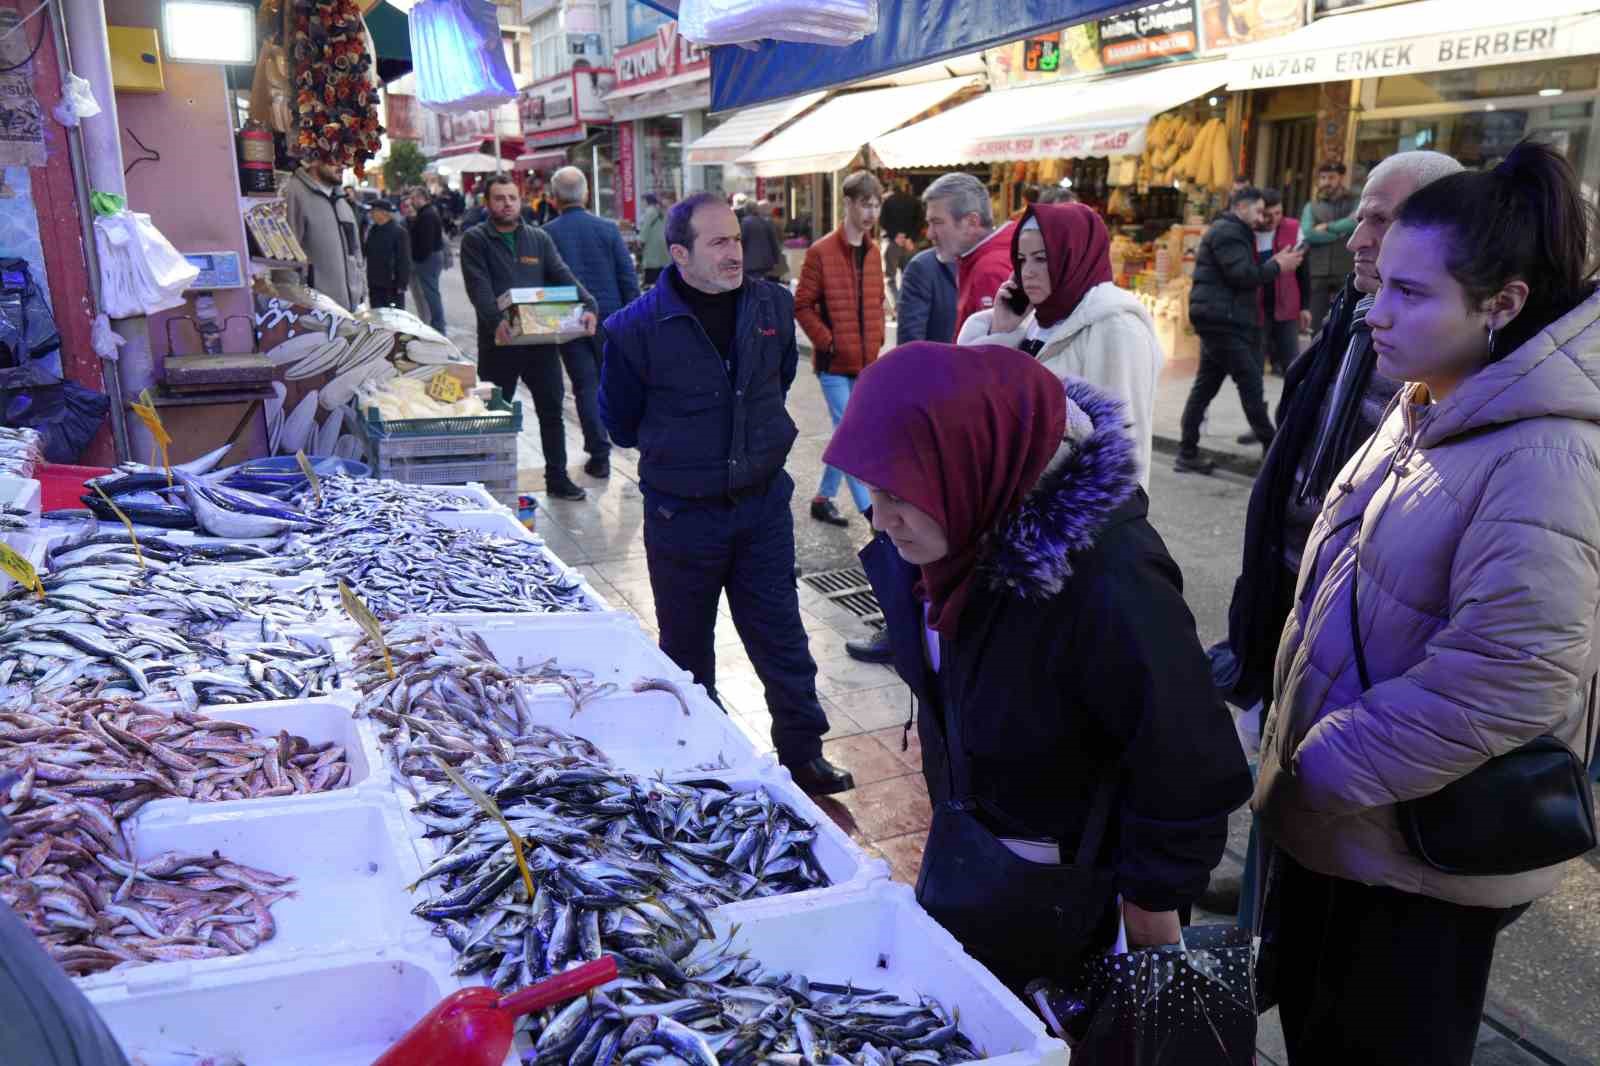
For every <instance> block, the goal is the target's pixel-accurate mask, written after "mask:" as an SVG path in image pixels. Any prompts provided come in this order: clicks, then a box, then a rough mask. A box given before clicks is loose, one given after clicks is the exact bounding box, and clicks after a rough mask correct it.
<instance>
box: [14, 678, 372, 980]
mask: <svg viewBox="0 0 1600 1066" xmlns="http://www.w3.org/2000/svg"><path fill="white" fill-rule="evenodd" d="M349 775H350V768H349V766H348V764H347V763H346V762H345V758H344V753H343V752H342V751H341V750H339V749H338V748H336V747H331V746H324V747H322V748H321V749H316V748H313V747H312V746H311V745H310V744H308V743H307V742H306V741H305V740H304V739H303V738H299V737H291V736H289V735H288V734H287V733H284V734H280V735H279V736H278V737H276V738H260V737H258V736H256V735H255V734H254V731H252V730H250V729H249V727H247V726H243V725H240V724H238V723H231V722H223V721H218V720H212V719H207V718H204V717H202V716H200V715H194V714H191V713H189V712H188V711H185V710H181V709H178V710H173V711H170V712H167V711H161V710H157V709H153V708H150V707H146V706H143V705H141V704H137V703H133V702H131V701H126V700H120V701H109V700H100V699H78V700H72V701H66V702H62V703H53V702H48V701H38V702H34V703H28V704H18V705H16V706H12V707H9V708H4V709H0V899H3V900H4V901H5V902H6V903H7V904H9V905H10V906H11V907H12V909H14V910H15V911H16V912H17V913H18V915H19V916H21V917H22V919H23V920H24V921H25V922H27V923H28V925H29V926H30V928H31V929H32V930H33V933H34V935H35V936H37V937H38V939H39V941H40V942H41V943H42V944H43V945H44V947H45V949H46V950H47V951H49V952H50V954H51V956H52V957H54V958H55V960H56V961H57V962H59V963H60V964H61V965H62V967H63V968H65V969H66V970H67V972H68V973H71V974H75V975H82V974H90V973H96V972H98V971H101V970H106V969H110V968H112V967H114V966H119V965H122V964H124V963H140V962H166V961H174V960H180V959H206V958H217V957H221V956H223V955H237V954H241V953H243V952H245V951H249V950H250V949H252V948H254V947H256V946H257V945H258V944H260V943H261V942H262V941H264V940H268V939H270V938H271V937H272V935H273V932H274V928H275V927H274V925H273V921H272V916H271V913H270V908H271V906H272V904H274V903H276V902H277V901H278V900H280V899H282V898H284V896H285V895H286V894H287V893H286V892H285V891H284V886H285V885H287V884H288V883H289V881H290V879H289V878H286V877H281V876H279V875H277V874H273V873H269V872H267V871H264V870H257V869H253V868H251V867H248V866H244V865H242V864H240V863H235V862H231V861H229V860H228V859H227V858H225V857H223V856H221V855H219V854H216V853H211V854H208V855H184V854H179V853H176V852H167V853H164V854H162V855H158V856H155V857H154V858H149V859H145V860H143V861H137V860H135V858H134V850H133V848H132V846H131V845H130V844H129V841H128V836H127V826H128V824H129V820H130V819H131V818H132V817H133V816H134V815H135V814H136V813H137V812H138V810H139V808H141V807H142V806H144V805H145V804H146V803H148V802H150V801H151V800H153V799H159V798H161V797H163V796H186V797H189V798H191V799H195V800H200V801H206V800H221V799H227V798H230V797H232V796H234V795H239V794H269V793H270V794H288V793H291V792H309V791H317V790H321V789H330V788H340V787H343V786H344V785H346V784H348V783H349ZM275 778H276V779H278V780H279V781H280V784H278V785H272V784H271V782H272V781H273V780H274V779H275ZM262 786H264V787H262ZM258 787H259V788H260V791H259V792H253V791H252V790H255V789H257V788H258Z"/></svg>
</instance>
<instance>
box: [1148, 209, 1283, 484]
mask: <svg viewBox="0 0 1600 1066" xmlns="http://www.w3.org/2000/svg"><path fill="white" fill-rule="evenodd" d="M1260 219H1261V190H1260V189H1257V188H1255V187H1254V186H1247V187H1246V188H1244V189H1243V190H1241V191H1239V192H1236V193H1234V194H1233V196H1232V198H1231V199H1230V200H1229V201H1228V210H1226V211H1224V212H1223V213H1222V214H1220V215H1218V216H1217V217H1216V219H1215V220H1213V221H1212V223H1211V228H1210V229H1208V230H1206V235H1205V236H1204V237H1202V238H1201V240H1200V249H1199V251H1198V252H1197V253H1196V254H1195V262H1194V287H1193V288H1192V289H1191V290H1190V291H1189V321H1190V322H1191V323H1192V324H1193V325H1194V330H1195V332H1196V333H1198V334H1199V335H1200V368H1199V370H1197V371H1196V372H1195V376H1194V384H1193V385H1192V386H1191V387H1190V389H1189V399H1188V401H1187V402H1186V403H1185V404H1184V405H1183V424H1182V433H1183V438H1182V441H1181V442H1180V445H1179V449H1178V459H1177V463H1176V466H1175V468H1176V469H1177V470H1178V471H1179V472H1189V473H1196V474H1209V473H1211V471H1212V470H1213V469H1214V467H1215V465H1216V464H1215V463H1213V462H1211V460H1209V459H1202V458H1201V457H1200V422H1201V420H1202V419H1204V418H1205V415H1206V408H1207V407H1209V406H1210V405H1211V401H1212V400H1213V399H1215V398H1216V395H1217V390H1218V389H1220V388H1222V383H1223V382H1224V381H1225V380H1227V379H1228V378H1230V377H1231V378H1233V383H1234V386H1235V387H1236V388H1237V389H1238V390H1239V402H1240V403H1241V404H1243V405H1244V415H1245V418H1246V419H1248V420H1249V422H1250V429H1251V430H1252V431H1253V432H1254V433H1255V438H1256V440H1258V441H1259V442H1260V443H1261V444H1262V445H1263V446H1265V445H1268V444H1271V443H1272V432H1273V430H1272V418H1271V416H1269V415H1268V414H1267V401H1266V398H1265V396H1264V395H1263V393H1262V384H1261V364H1260V363H1258V362H1257V361H1256V346H1257V344H1258V340H1257V336H1258V333H1259V324H1260V318H1261V302H1260V298H1259V296H1258V295H1257V290H1258V289H1260V288H1261V286H1263V285H1270V284H1272V283H1273V282H1274V281H1276V280H1277V277H1278V275H1279V273H1280V272H1282V271H1285V270H1287V271H1290V272H1291V273H1292V272H1293V271H1294V270H1295V269H1296V268H1298V267H1299V266H1300V261H1301V259H1302V258H1303V256H1304V253H1303V252H1301V251H1299V250H1296V249H1293V248H1289V249H1285V250H1284V251H1281V252H1277V253H1275V254H1274V255H1273V256H1272V258H1271V259H1269V260H1267V262H1266V263H1265V264H1261V263H1257V262H1256V237H1255V227H1256V225H1257V224H1258V223H1259V222H1260Z"/></svg>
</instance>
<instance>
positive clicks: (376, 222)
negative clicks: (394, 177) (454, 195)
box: [365, 200, 411, 308]
mask: <svg viewBox="0 0 1600 1066" xmlns="http://www.w3.org/2000/svg"><path fill="white" fill-rule="evenodd" d="M365 252H366V256H367V291H368V293H369V295H370V298H371V300H372V306H373V307H402V308H403V307H405V305H406V286H407V285H410V284H411V238H410V237H409V236H408V235H407V233H406V228H405V227H404V226H402V225H400V223H398V222H396V221H395V219H394V204H392V203H390V202H389V201H388V200H374V201H373V203H372V228H371V229H369V230H367V244H366V249H365Z"/></svg>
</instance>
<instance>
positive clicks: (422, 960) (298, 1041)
mask: <svg viewBox="0 0 1600 1066" xmlns="http://www.w3.org/2000/svg"><path fill="white" fill-rule="evenodd" d="M216 962H217V965H215V966H213V967H210V968H208V969H205V970H200V969H193V970H183V971H178V972H173V971H168V972H167V973H166V974H165V975H152V974H150V973H149V972H148V968H147V969H142V970H141V969H130V970H123V971H119V972H117V973H113V974H107V975H105V976H106V977H107V978H112V979H113V980H108V981H104V982H102V983H101V984H99V985H98V986H97V987H95V988H93V989H91V990H89V993H88V995H89V1001H90V1002H91V1003H93V1004H94V1006H95V1008H96V1009H97V1010H98V1011H99V1012H100V1015H101V1017H103V1018H104V1019H105V1021H106V1024H107V1025H108V1026H109V1027H110V1029H111V1032H112V1035H114V1036H115V1037H116V1038H117V1040H118V1042H119V1043H121V1044H122V1047H123V1049H124V1050H125V1051H127V1052H128V1053H129V1054H130V1055H132V1056H133V1057H134V1058H139V1057H140V1056H141V1054H142V1055H143V1056H145V1058H146V1061H150V1062H153V1063H167V1062H186V1061H190V1058H189V1056H205V1055H213V1056H218V1057H219V1058H221V1057H223V1056H232V1057H233V1058H236V1059H238V1060H239V1061H241V1062H245V1063H272V1064H274V1066H371V1063H372V1061H373V1060H374V1059H376V1058H377V1057H378V1056H379V1055H381V1054H382V1053H383V1052H384V1051H385V1050H387V1049H388V1047H389V1046H390V1045H391V1044H392V1043H394V1041H395V1040H396V1039H397V1038H398V1037H399V1036H400V1035H401V1034H402V1033H404V1032H405V1031H406V1030H407V1029H409V1028H410V1027H411V1026H412V1025H413V1024H414V1023H415V1022H416V1021H417V1020H418V1019H419V1018H421V1017H422V1015H424V1014H426V1013H427V1012H428V1011H429V1010H430V1009H432V1008H433V1006H434V1005H435V1004H437V1003H438V1002H439V1001H440V1000H441V999H443V998H444V997H445V996H447V995H449V994H450V993H451V992H454V991H456V990H457V989H458V988H460V987H462V982H461V980H460V979H459V978H456V977H453V976H452V975H451V973H450V967H451V961H450V958H449V950H448V948H446V947H445V946H444V941H443V940H435V941H434V943H433V944H428V943H420V942H419V943H415V944H410V945H406V946H390V947H380V948H369V949H365V950H359V951H347V952H336V953H332V954H328V953H318V954H316V955H313V956H310V957H308V958H305V959H292V960H283V959H279V960H274V961H264V960H262V959H260V958H257V957H255V956H254V955H249V954H247V955H241V956H237V957H235V958H231V959H219V960H216ZM152 976H153V977H155V978H156V979H155V980H151V977H152ZM224 1061H225V1060H224ZM506 1061H507V1063H513V1062H514V1061H515V1060H514V1059H513V1058H511V1057H508V1058H507V1060H506Z"/></svg>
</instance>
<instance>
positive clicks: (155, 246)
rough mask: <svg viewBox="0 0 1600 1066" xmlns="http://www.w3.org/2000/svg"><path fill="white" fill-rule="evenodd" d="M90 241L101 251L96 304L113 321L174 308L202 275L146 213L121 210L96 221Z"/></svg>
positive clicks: (181, 301)
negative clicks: (98, 298)
mask: <svg viewBox="0 0 1600 1066" xmlns="http://www.w3.org/2000/svg"><path fill="white" fill-rule="evenodd" d="M94 243H95V248H96V249H97V250H98V251H99V253H100V290H101V299H100V303H101V307H102V309H103V310H104V311H105V313H106V314H108V315H110V316H111V317H112V318H132V317H134V316H135V315H151V314H155V313H156V312H157V311H165V310H168V309H169V308H173V307H177V306H178V305H179V304H181V303H183V292H184V290H185V289H187V288H188V287H189V286H190V285H193V284H194V281H195V279H196V278H197V277H199V276H200V271H199V270H198V269H197V268H196V267H195V266H194V265H193V264H192V263H190V262H189V261H188V260H187V259H185V258H184V257H183V256H181V255H179V254H178V250H177V249H176V248H174V247H173V246H172V243H171V242H170V241H168V240H167V239H166V238H165V237H163V236H162V235H161V231H160V230H158V229H156V227H155V224H154V223H152V222H151V221H150V216H149V215H142V214H139V213H137V212H135V211H121V212H118V213H117V214H114V215H104V216H101V217H100V218H97V219H95V220H94Z"/></svg>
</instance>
